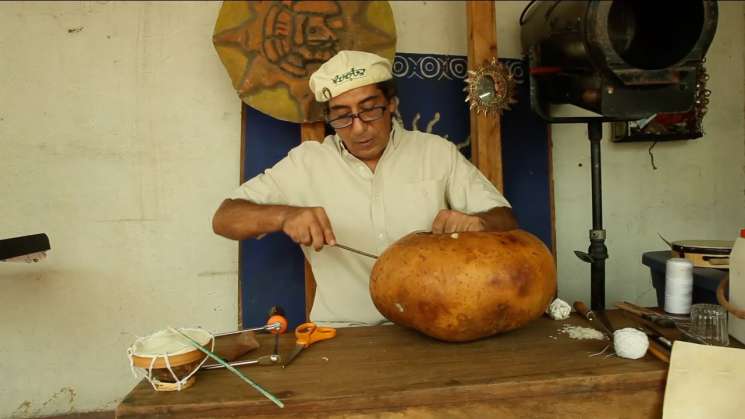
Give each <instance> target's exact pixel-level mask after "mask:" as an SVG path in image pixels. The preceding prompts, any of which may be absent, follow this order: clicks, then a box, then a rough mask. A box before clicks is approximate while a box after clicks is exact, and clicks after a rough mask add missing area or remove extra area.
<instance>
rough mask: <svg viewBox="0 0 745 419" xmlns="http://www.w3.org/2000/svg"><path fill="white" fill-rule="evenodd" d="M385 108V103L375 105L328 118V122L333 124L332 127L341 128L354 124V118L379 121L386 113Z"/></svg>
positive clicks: (364, 120)
mask: <svg viewBox="0 0 745 419" xmlns="http://www.w3.org/2000/svg"><path fill="white" fill-rule="evenodd" d="M385 108H386V106H385V105H380V106H375V107H372V108H370V109H365V110H364V111H359V112H357V113H349V114H346V115H342V116H340V117H338V118H334V119H329V120H327V122H328V123H329V125H331V127H332V128H334V129H340V128H346V127H348V126H350V125H352V123H353V122H354V118H359V119H360V121H363V122H372V121H377V120H378V119H380V118H382V117H383V115H384V114H385Z"/></svg>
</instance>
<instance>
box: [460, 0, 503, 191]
mask: <svg viewBox="0 0 745 419" xmlns="http://www.w3.org/2000/svg"><path fill="white" fill-rule="evenodd" d="M466 16H467V21H468V69H469V70H474V69H476V68H478V67H480V66H482V65H483V64H485V63H486V62H488V61H489V60H491V58H492V57H496V56H497V27H496V13H495V10H494V2H493V1H468V2H466ZM471 161H472V162H473V164H474V165H475V166H476V167H478V168H479V170H481V172H482V173H483V174H484V176H486V178H487V179H489V180H490V181H491V182H492V183H493V184H494V186H496V187H497V189H499V190H500V191H502V190H503V189H504V184H503V181H502V134H501V128H500V116H499V115H498V114H497V115H494V116H486V115H483V114H481V115H477V114H476V112H475V109H474V110H472V111H471Z"/></svg>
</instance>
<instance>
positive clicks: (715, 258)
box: [670, 240, 734, 269]
mask: <svg viewBox="0 0 745 419" xmlns="http://www.w3.org/2000/svg"><path fill="white" fill-rule="evenodd" d="M733 245H734V242H733V241H726V240H680V241H674V242H672V243H671V244H670V247H671V248H672V255H673V257H677V258H686V259H688V260H690V261H691V262H692V263H693V266H695V267H698V268H717V269H729V254H730V253H731V252H732V246H733Z"/></svg>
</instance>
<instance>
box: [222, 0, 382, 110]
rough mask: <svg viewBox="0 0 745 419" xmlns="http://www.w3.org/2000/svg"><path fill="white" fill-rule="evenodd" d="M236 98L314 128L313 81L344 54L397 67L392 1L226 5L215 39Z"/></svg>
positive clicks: (230, 2)
mask: <svg viewBox="0 0 745 419" xmlns="http://www.w3.org/2000/svg"><path fill="white" fill-rule="evenodd" d="M212 42H213V43H214V45H215V49H216V50H217V53H218V55H219V56H220V59H221V60H222V63H223V64H224V65H225V68H226V70H227V71H228V75H229V76H230V79H231V80H232V81H233V87H234V88H235V89H236V91H237V92H238V96H240V98H241V99H242V100H243V101H244V102H245V103H246V104H248V105H249V106H251V107H253V108H255V109H258V110H259V111H261V112H263V113H265V114H267V115H270V116H272V117H274V118H277V119H282V120H285V121H290V122H315V121H320V120H322V119H323V111H322V109H323V108H322V107H321V105H320V104H318V103H316V102H315V100H314V98H313V93H312V92H311V91H310V88H309V87H308V79H309V78H310V75H311V74H312V73H313V72H314V71H315V70H316V69H318V67H320V65H321V64H323V62H324V61H326V60H328V59H329V58H331V57H332V56H334V54H336V53H337V52H338V51H341V50H357V51H367V52H373V53H376V54H378V55H380V56H383V57H386V58H388V59H389V60H391V62H393V57H394V54H395V52H396V26H395V23H394V21H393V12H392V11H391V7H390V5H389V4H388V2H387V1H226V2H224V3H223V5H222V8H221V9H220V14H219V16H218V18H217V23H216V24H215V31H214V35H213V37H212Z"/></svg>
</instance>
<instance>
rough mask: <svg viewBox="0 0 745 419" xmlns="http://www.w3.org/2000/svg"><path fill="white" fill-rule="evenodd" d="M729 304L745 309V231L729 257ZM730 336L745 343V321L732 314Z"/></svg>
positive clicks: (728, 322)
mask: <svg viewBox="0 0 745 419" xmlns="http://www.w3.org/2000/svg"><path fill="white" fill-rule="evenodd" d="M729 302H730V303H731V304H732V305H734V306H735V307H737V308H740V309H745V229H743V230H740V237H738V238H737V240H735V245H734V247H732V253H730V256H729ZM727 324H728V325H729V326H728V328H729V334H730V335H732V337H734V338H735V339H737V340H739V341H740V342H743V343H745V320H743V319H738V318H737V317H735V315H733V314H732V313H730V314H729V319H728V321H727Z"/></svg>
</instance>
